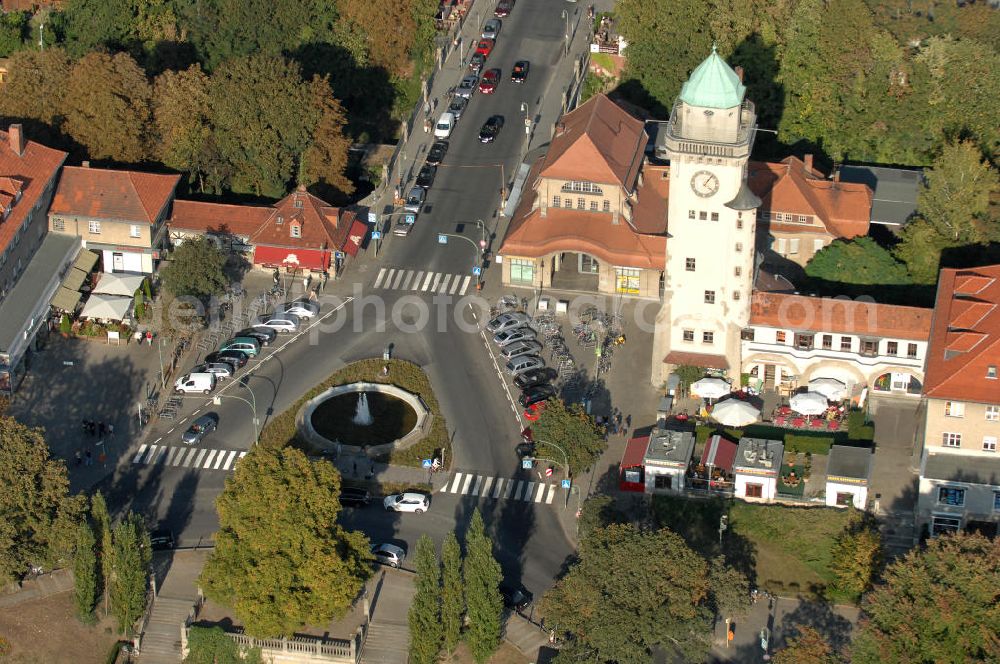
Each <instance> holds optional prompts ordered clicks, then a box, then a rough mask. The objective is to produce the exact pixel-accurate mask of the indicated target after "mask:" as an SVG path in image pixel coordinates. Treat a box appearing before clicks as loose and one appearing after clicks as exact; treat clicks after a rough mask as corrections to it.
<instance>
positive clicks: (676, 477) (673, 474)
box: [645, 464, 684, 493]
mask: <svg viewBox="0 0 1000 664" xmlns="http://www.w3.org/2000/svg"><path fill="white" fill-rule="evenodd" d="M645 471H646V493H683V492H684V470H682V469H679V468H660V467H657V466H651V465H649V464H647V465H646V466H645ZM658 475H669V476H670V488H669V489H657V488H656V477H657V476H658Z"/></svg>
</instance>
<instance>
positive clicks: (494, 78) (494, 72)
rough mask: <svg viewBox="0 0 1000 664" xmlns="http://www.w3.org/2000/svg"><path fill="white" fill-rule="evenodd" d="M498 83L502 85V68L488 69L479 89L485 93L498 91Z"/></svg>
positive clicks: (489, 93)
mask: <svg viewBox="0 0 1000 664" xmlns="http://www.w3.org/2000/svg"><path fill="white" fill-rule="evenodd" d="M498 85H500V70H499V69H487V70H486V73H485V74H483V78H482V80H480V81H479V91H480V92H482V93H483V94H484V95H491V94H493V93H494V92H496V91H497V86H498Z"/></svg>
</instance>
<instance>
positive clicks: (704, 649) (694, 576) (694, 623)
mask: <svg viewBox="0 0 1000 664" xmlns="http://www.w3.org/2000/svg"><path fill="white" fill-rule="evenodd" d="M637 579H642V582H641V583H638V582H637ZM710 590H711V587H710V581H709V575H708V565H707V563H706V562H705V560H704V559H703V558H701V556H699V555H698V554H697V553H695V552H694V551H692V550H691V549H690V548H689V547H688V546H687V545H686V544H685V543H684V540H683V539H682V538H681V537H680V536H679V535H677V534H676V533H673V532H671V531H670V530H667V529H659V530H640V529H639V528H637V527H636V526H634V525H631V524H612V525H610V526H608V527H606V528H597V529H595V530H593V531H591V532H590V533H589V534H588V535H587V536H586V537H585V538H583V539H581V540H580V544H579V554H578V561H577V562H576V563H575V564H574V565H573V566H572V567H571V568H570V570H569V572H568V573H567V574H566V575H565V576H564V577H563V578H561V579H560V580H559V581H558V582H556V585H555V586H553V588H552V589H551V590H549V592H548V593H546V594H545V597H544V598H543V600H542V614H543V615H544V616H545V622H546V624H547V625H552V626H553V628H555V630H556V632H557V633H558V634H560V635H565V636H566V637H567V638H568V641H567V644H566V647H564V649H563V652H564V654H563V655H560V657H559V661H567V662H572V661H601V662H623V663H624V662H637V663H638V662H648V661H649V659H650V653H651V651H652V650H653V649H654V648H657V647H660V648H664V649H666V650H668V651H670V652H674V653H675V654H676V658H677V659H682V660H684V661H689V662H696V661H702V660H703V659H704V658H705V656H706V655H707V654H708V649H709V646H710V636H709V635H710V634H711V624H712V623H711V612H710V611H709V609H708V601H709V598H710ZM668 659H669V657H668Z"/></svg>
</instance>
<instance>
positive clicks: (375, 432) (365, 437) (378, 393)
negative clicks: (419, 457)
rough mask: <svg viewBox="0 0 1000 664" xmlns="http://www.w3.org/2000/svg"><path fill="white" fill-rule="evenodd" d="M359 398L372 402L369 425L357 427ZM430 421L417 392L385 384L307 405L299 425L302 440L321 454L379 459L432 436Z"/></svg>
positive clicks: (353, 386) (332, 393)
mask: <svg viewBox="0 0 1000 664" xmlns="http://www.w3.org/2000/svg"><path fill="white" fill-rule="evenodd" d="M359 394H364V395H365V396H366V398H367V400H368V406H369V410H370V412H371V416H372V424H370V425H359V424H356V423H355V422H354V417H355V414H356V412H357V408H358V400H359ZM431 419H432V415H431V412H430V410H429V409H428V408H427V406H426V405H425V404H424V403H423V401H421V399H420V397H419V396H418V395H416V394H413V393H412V392H408V391H407V390H404V389H402V388H400V387H396V386H395V385H385V384H382V383H350V384H347V385H337V386H335V387H331V388H330V389H328V390H326V391H324V392H322V393H321V394H318V395H316V396H315V397H313V398H312V399H310V400H309V401H307V402H306V403H305V404H304V405H303V406H302V408H301V409H300V410H299V412H298V414H297V416H296V420H295V421H296V426H297V428H298V431H299V435H300V436H301V437H302V438H303V439H305V440H306V442H308V443H309V444H310V445H311V446H312V447H314V448H317V449H318V450H322V451H326V452H339V453H346V454H367V455H368V456H371V457H376V456H380V455H382V454H387V453H389V452H391V451H393V450H396V449H406V448H407V447H410V446H412V445H414V444H415V443H416V442H417V441H419V440H420V439H421V438H423V437H424V436H425V435H427V433H428V432H429V431H430V421H431Z"/></svg>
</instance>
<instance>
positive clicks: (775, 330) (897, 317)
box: [741, 291, 933, 397]
mask: <svg viewBox="0 0 1000 664" xmlns="http://www.w3.org/2000/svg"><path fill="white" fill-rule="evenodd" d="M932 314H933V311H932V310H931V309H923V308H920V307H903V306H895V305H889V304H878V303H876V302H873V301H868V302H865V301H863V300H850V299H847V298H825V297H807V296H804V295H794V294H788V293H767V292H760V291H758V292H755V293H754V294H753V298H752V300H751V304H750V320H749V321H748V323H747V326H746V327H745V328H744V329H743V333H742V342H741V345H742V351H741V353H742V372H743V373H745V374H749V376H750V382H751V385H754V386H756V387H758V388H762V389H769V390H770V389H779V390H782V391H786V392H790V391H792V390H794V389H795V388H796V387H799V386H801V385H805V384H806V383H808V382H809V381H810V380H812V379H814V378H833V379H836V380H839V381H841V382H843V383H844V384H845V385H846V386H847V388H848V392H852V391H853V392H855V393H856V392H858V391H860V389H861V388H863V387H868V388H869V389H870V390H871V391H872V393H873V394H899V395H910V396H913V397H919V395H920V391H921V388H922V386H923V381H924V361H925V359H926V357H927V343H928V339H929V337H930V328H931V316H932Z"/></svg>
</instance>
